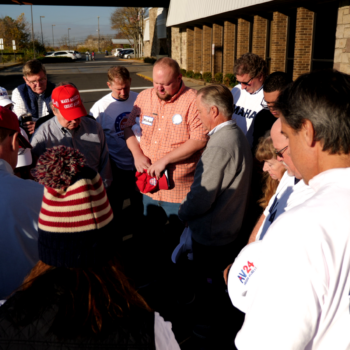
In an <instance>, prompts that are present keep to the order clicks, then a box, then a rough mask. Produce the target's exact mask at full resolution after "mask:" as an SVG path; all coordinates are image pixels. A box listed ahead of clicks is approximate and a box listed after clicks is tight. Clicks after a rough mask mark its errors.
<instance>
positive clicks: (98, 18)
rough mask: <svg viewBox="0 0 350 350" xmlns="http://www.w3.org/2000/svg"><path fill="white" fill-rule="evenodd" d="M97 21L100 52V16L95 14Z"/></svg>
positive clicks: (99, 50) (99, 49)
mask: <svg viewBox="0 0 350 350" xmlns="http://www.w3.org/2000/svg"><path fill="white" fill-rule="evenodd" d="M97 21H98V29H97V31H98V52H99V53H100V52H101V48H100V16H97Z"/></svg>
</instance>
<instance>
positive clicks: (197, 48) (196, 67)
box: [193, 27, 203, 72]
mask: <svg viewBox="0 0 350 350" xmlns="http://www.w3.org/2000/svg"><path fill="white" fill-rule="evenodd" d="M202 37H203V30H202V27H194V39H193V40H194V41H193V71H194V72H200V71H201V70H202Z"/></svg>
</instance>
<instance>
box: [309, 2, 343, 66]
mask: <svg viewBox="0 0 350 350" xmlns="http://www.w3.org/2000/svg"><path fill="white" fill-rule="evenodd" d="M337 17H338V2H337V1H333V2H330V3H325V4H319V5H318V6H317V10H316V12H315V20H314V35H313V36H314V39H313V50H312V60H311V70H319V69H324V68H333V64H334V49H335V32H336V29H337Z"/></svg>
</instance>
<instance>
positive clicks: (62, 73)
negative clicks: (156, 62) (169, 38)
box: [0, 55, 152, 110]
mask: <svg viewBox="0 0 350 350" xmlns="http://www.w3.org/2000/svg"><path fill="white" fill-rule="evenodd" d="M113 65H122V66H125V67H126V68H128V70H129V72H130V74H131V79H132V83H131V90H133V91H135V92H141V91H142V90H144V89H147V88H149V87H151V86H152V83H151V82H150V81H148V80H145V79H143V78H141V77H139V76H138V75H136V73H139V72H142V71H143V70H147V69H149V67H150V64H147V63H141V62H129V61H120V60H118V59H117V58H115V57H112V56H110V57H108V56H107V57H105V56H104V55H96V60H95V61H85V60H82V59H81V60H77V61H75V62H67V63H46V64H45V67H46V71H47V75H48V79H49V80H50V81H51V82H53V83H55V84H57V83H58V82H62V81H69V82H72V83H74V84H75V85H76V87H77V88H78V90H79V91H80V93H81V96H82V98H83V101H84V105H85V108H86V109H87V110H90V108H91V107H92V105H93V104H94V103H95V102H96V101H97V100H99V99H100V98H101V97H103V96H104V95H106V94H108V92H109V91H110V90H109V89H108V87H107V70H108V68H109V67H111V66H113ZM20 84H23V75H22V66H16V67H10V68H7V69H5V70H3V71H1V72H0V86H2V87H4V88H5V89H7V91H8V93H9V94H11V92H12V90H13V89H15V88H16V87H17V86H18V85H20Z"/></svg>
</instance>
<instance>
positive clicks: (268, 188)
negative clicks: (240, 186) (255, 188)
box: [255, 131, 285, 209]
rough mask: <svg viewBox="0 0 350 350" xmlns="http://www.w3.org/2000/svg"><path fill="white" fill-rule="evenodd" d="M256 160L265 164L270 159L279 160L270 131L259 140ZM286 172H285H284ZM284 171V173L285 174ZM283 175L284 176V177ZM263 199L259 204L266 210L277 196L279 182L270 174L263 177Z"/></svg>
mask: <svg viewBox="0 0 350 350" xmlns="http://www.w3.org/2000/svg"><path fill="white" fill-rule="evenodd" d="M255 158H256V159H257V160H258V161H259V162H264V161H266V160H269V159H277V156H276V153H275V149H274V147H273V143H272V138H271V136H270V131H268V132H267V133H266V134H265V136H263V137H261V138H260V139H259V143H258V146H257V148H256V152H255ZM284 171H285V170H284ZM284 171H283V173H284ZM283 173H282V175H283ZM262 182H263V184H264V185H263V197H262V198H261V199H259V200H258V204H259V205H260V206H261V207H262V208H264V209H265V208H266V207H267V205H268V204H269V201H270V199H271V197H272V196H273V195H274V194H275V192H276V190H277V187H278V184H279V181H278V180H276V179H272V178H271V176H270V175H269V174H268V173H265V174H264V175H263V181H262Z"/></svg>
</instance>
